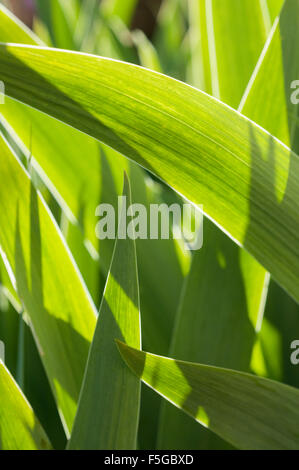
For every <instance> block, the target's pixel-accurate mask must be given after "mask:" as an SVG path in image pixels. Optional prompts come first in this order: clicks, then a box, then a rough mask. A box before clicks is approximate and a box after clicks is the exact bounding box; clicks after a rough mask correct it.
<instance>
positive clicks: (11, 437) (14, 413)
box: [0, 360, 51, 450]
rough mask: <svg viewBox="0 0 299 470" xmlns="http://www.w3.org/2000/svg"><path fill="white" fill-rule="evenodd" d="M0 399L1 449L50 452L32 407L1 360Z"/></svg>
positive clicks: (48, 443)
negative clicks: (47, 450)
mask: <svg viewBox="0 0 299 470" xmlns="http://www.w3.org/2000/svg"><path fill="white" fill-rule="evenodd" d="M0 396H1V402H0V449H1V450H46V449H51V444H50V442H49V440H48V438H47V436H46V434H45V432H44V430H43V429H42V427H41V425H40V423H39V422H38V420H37V418H36V416H35V415H34V412H33V410H32V408H31V406H30V405H29V403H28V402H27V400H26V398H25V397H24V395H23V394H22V392H21V390H20V389H19V388H18V386H17V384H16V383H15V381H14V380H13V378H12V376H11V375H10V373H9V371H8V370H7V369H6V367H5V365H4V364H3V362H2V361H1V360H0Z"/></svg>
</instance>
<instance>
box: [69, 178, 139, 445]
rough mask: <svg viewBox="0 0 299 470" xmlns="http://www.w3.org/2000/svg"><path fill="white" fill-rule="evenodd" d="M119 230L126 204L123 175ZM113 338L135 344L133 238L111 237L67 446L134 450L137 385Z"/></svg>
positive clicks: (136, 306)
mask: <svg viewBox="0 0 299 470" xmlns="http://www.w3.org/2000/svg"><path fill="white" fill-rule="evenodd" d="M123 196H124V197H125V198H126V201H125V202H123V205H122V215H121V217H120V222H119V223H120V230H122V231H123V229H124V227H123V220H124V218H125V219H126V216H127V211H128V208H129V206H130V205H131V195H130V187H129V182H128V180H127V178H125V186H124V192H123ZM115 338H117V339H119V340H122V341H125V342H126V343H127V344H129V345H131V346H133V347H135V348H140V347H141V328H140V313H139V290H138V278H137V261H136V250H135V241H134V240H131V239H130V238H127V239H118V240H117V241H116V245H115V249H114V254H113V259H112V264H111V268H110V272H109V275H108V279H107V284H106V287H105V292H104V295H103V300H102V303H101V307H100V313H99V320H98V324H97V327H96V330H95V334H94V339H93V342H92V346H91V350H90V354H89V359H88V363H87V366H86V372H85V378H84V382H83V385H82V390H81V396H80V401H79V406H78V411H77V415H76V419H75V423H74V428H73V432H72V435H71V439H70V443H69V449H85V450H86V449H118V450H121V449H124V450H125V449H126V450H128V449H136V445H137V428H138V418H139V401H140V383H139V381H138V380H137V379H136V377H133V376H132V374H131V373H130V372H129V370H128V369H127V368H126V367H125V364H124V363H123V361H122V360H121V358H120V356H119V353H118V350H117V347H116V345H115V342H114V340H115Z"/></svg>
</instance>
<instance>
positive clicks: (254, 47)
mask: <svg viewBox="0 0 299 470" xmlns="http://www.w3.org/2000/svg"><path fill="white" fill-rule="evenodd" d="M189 4H190V15H189V16H190V22H191V32H190V40H191V44H192V50H193V54H194V57H193V58H192V64H191V65H192V68H191V70H192V71H193V73H192V83H193V84H194V85H195V86H198V87H199V88H200V89H202V90H203V91H206V92H207V93H209V94H212V95H213V96H215V98H219V99H221V100H222V101H224V102H225V103H227V104H229V105H230V106H232V107H233V108H235V109H237V108H238V106H239V104H240V100H241V97H242V95H243V93H244V90H245V88H246V86H247V84H248V81H249V79H250V77H251V74H252V72H253V67H254V66H255V64H256V62H257V60H258V58H259V54H260V53H261V51H262V48H263V46H264V43H265V41H266V38H267V36H266V28H265V24H264V19H263V15H262V10H261V5H260V0H243V1H242V2H240V1H239V0H226V1H225V2H218V1H217V0H216V1H215V0H207V1H205V2H202V1H201V0H191V2H189ZM208 77H209V78H208Z"/></svg>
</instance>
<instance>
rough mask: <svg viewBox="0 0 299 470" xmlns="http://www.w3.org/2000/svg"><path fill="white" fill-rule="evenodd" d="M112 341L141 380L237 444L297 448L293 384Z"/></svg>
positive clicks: (298, 416) (297, 420)
mask: <svg viewBox="0 0 299 470" xmlns="http://www.w3.org/2000/svg"><path fill="white" fill-rule="evenodd" d="M118 344H119V349H120V352H121V354H122V356H123V358H124V360H125V361H126V363H127V364H128V366H129V367H130V368H131V369H132V371H133V372H134V373H135V374H136V375H137V376H138V377H140V379H141V380H142V381H143V382H145V383H146V384H147V385H149V386H150V387H152V388H153V389H154V390H155V391H156V392H158V393H159V394H160V395H162V396H163V397H164V398H166V399H167V400H168V401H170V402H171V403H172V404H174V405H175V406H178V407H179V408H181V409H182V410H183V411H185V412H186V413H188V414H189V415H191V416H192V417H193V418H195V419H196V420H197V421H198V422H200V423H201V424H203V425H205V426H207V427H208V428H209V429H211V430H212V431H214V432H215V433H217V434H218V435H219V436H221V437H222V438H224V439H225V440H227V441H228V442H230V443H231V444H232V445H234V446H236V447H237V448H240V449H250V450H253V449H264V450H265V449H267V450H272V449H273V450H274V449H297V450H298V449H299V428H298V423H299V410H298V400H299V390H297V389H295V388H292V387H289V386H287V385H284V384H281V383H278V382H274V381H271V380H268V379H264V378H260V377H256V376H253V375H250V374H245V373H243V372H236V371H232V370H229V369H222V368H218V367H211V366H206V365H201V364H194V363H191V362H183V361H177V360H174V359H169V358H166V357H162V356H155V355H153V354H149V353H145V352H143V351H138V350H136V349H133V348H130V347H128V346H127V345H125V344H123V343H118Z"/></svg>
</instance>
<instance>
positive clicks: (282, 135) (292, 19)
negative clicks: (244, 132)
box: [242, 0, 299, 202]
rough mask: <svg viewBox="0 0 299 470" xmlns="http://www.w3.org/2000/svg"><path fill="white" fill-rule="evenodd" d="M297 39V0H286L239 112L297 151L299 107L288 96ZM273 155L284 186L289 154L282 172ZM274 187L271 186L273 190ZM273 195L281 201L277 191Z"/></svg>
mask: <svg viewBox="0 0 299 470" xmlns="http://www.w3.org/2000/svg"><path fill="white" fill-rule="evenodd" d="M298 41H299V2H298V1H297V0H286V1H285V3H284V6H283V8H282V11H281V14H280V17H279V21H276V22H275V24H274V26H273V30H272V33H271V36H270V39H269V41H268V43H267V45H266V47H265V49H264V51H263V54H262V56H261V59H260V61H259V63H258V65H257V67H256V70H255V73H254V75H253V77H252V80H251V81H250V83H249V85H248V88H247V90H246V92H245V94H244V97H243V100H242V101H243V103H242V112H243V113H244V114H246V116H248V117H249V118H250V119H252V120H254V121H256V122H258V123H259V124H260V125H261V126H262V127H264V128H265V129H267V130H268V131H269V132H270V133H271V134H272V135H275V136H276V137H277V138H278V139H280V140H281V141H282V142H284V143H285V144H286V145H288V147H290V148H292V150H293V151H294V152H297V153H298V152H299V138H298V137H299V125H298V123H299V107H298V104H295V103H293V102H292V99H291V98H292V94H293V93H294V92H295V91H296V90H295V89H294V88H292V83H293V82H294V81H295V80H297V79H298V77H299V50H298V47H297V44H298ZM269 77H271V79H269ZM296 88H298V87H296ZM276 158H277V156H275V159H273V163H272V166H274V168H273V172H274V171H275V174H274V175H275V178H279V177H281V178H282V181H283V180H284V186H286V185H287V184H288V182H287V179H288V178H287V177H288V174H289V180H290V178H291V175H292V168H291V165H292V158H291V159H290V161H289V162H288V165H289V166H290V169H289V171H288V172H287V173H286V174H285V175H284V176H283V172H282V173H281V174H279V172H280V168H279V165H277V164H276ZM289 182H290V181H289ZM272 186H274V184H272ZM275 189H276V188H275V187H273V188H272V190H274V191H275ZM276 198H277V199H278V200H279V202H281V197H280V195H279V194H278V193H276Z"/></svg>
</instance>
